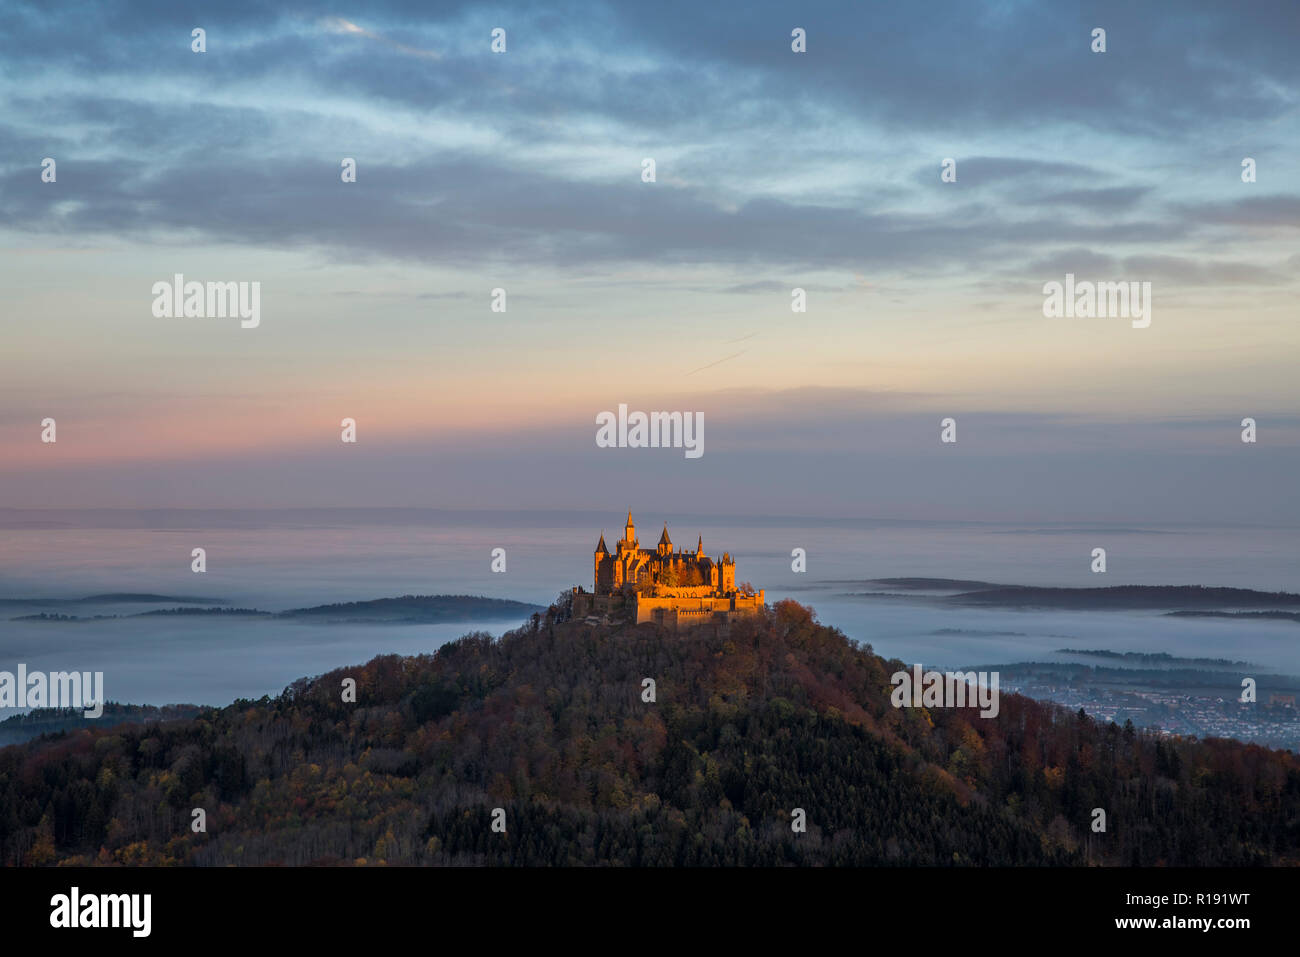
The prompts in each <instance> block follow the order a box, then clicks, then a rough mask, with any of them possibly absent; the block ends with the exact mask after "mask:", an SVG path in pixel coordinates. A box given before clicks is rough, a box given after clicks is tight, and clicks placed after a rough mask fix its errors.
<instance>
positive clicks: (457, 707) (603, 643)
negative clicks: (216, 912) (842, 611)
mask: <svg viewBox="0 0 1300 957" xmlns="http://www.w3.org/2000/svg"><path fill="white" fill-rule="evenodd" d="M562 601H563V598H562ZM903 667H904V665H903V663H902V662H891V661H886V660H885V659H883V658H881V657H879V656H878V655H875V654H874V653H873V652H872V651H871V649H870V647H869V646H863V645H858V644H857V643H855V642H853V641H851V640H850V639H848V638H847V637H846V636H845V635H844V634H843V633H841V632H840V631H838V630H837V629H835V628H831V627H827V626H825V625H822V624H820V623H818V622H817V620H816V618H815V616H814V614H813V612H812V611H811V609H808V608H805V607H803V606H801V605H798V604H796V603H794V602H790V601H786V602H781V603H779V604H777V605H776V606H774V607H772V608H771V609H769V610H768V611H767V612H766V613H764V614H763V615H762V616H757V617H754V618H752V619H744V620H740V621H736V622H733V623H731V624H730V625H729V626H728V627H726V628H719V627H710V626H706V627H700V628H694V629H687V630H684V631H681V632H672V631H668V630H665V629H663V628H662V627H660V626H657V625H654V624H649V623H647V624H641V625H635V626H632V625H624V626H609V625H604V626H602V625H593V624H588V623H584V622H581V621H574V620H568V619H567V609H566V608H565V607H564V606H563V604H557V605H556V606H552V607H551V608H550V609H549V610H548V611H547V613H546V614H545V615H544V616H538V617H537V618H534V619H532V620H531V621H530V622H529V623H528V624H527V625H525V626H524V627H523V628H520V629H518V630H516V631H513V632H510V633H507V634H506V635H503V636H502V637H501V638H499V639H493V638H491V637H490V636H487V635H483V634H471V635H467V636H466V637H464V638H461V639H459V640H458V641H454V642H451V643H449V644H447V645H445V646H443V647H442V648H440V649H438V651H437V653H436V654H430V655H421V656H417V657H399V656H384V657H379V658H376V659H374V660H372V661H371V662H369V663H368V664H366V665H364V666H358V667H355V668H346V669H339V670H336V671H334V672H331V673H329V674H326V675H322V676H320V677H317V678H313V679H301V680H299V681H297V682H295V683H294V684H293V685H292V686H290V687H289V688H287V689H285V691H284V692H283V693H282V694H281V695H279V696H278V697H275V698H263V699H261V700H258V701H247V700H243V701H237V702H235V703H234V704H232V705H230V706H228V707H226V708H221V709H204V710H203V711H201V712H200V713H199V714H198V715H197V716H196V717H194V718H192V719H189V720H176V721H169V722H166V723H155V724H151V725H146V726H127V725H120V726H117V727H113V728H106V729H97V730H79V731H73V732H68V733H64V734H59V735H54V736H47V737H45V738H43V739H41V740H38V741H35V742H31V743H29V744H26V745H21V746H16V747H11V748H6V749H3V750H0V859H3V861H4V863H7V864H14V863H28V864H51V863H73V864H84V863H183V864H200V865H224V864H308V863H318V864H336V863H347V864H353V863H381V862H383V863H389V864H439V865H448V864H524V865H565V864H628V865H679V866H680V865H776V864H798V865H827V864H829V865H887V864H899V865H909V864H910V865H953V864H963V865H964V864H972V865H998V864H1018V865H1043V864H1050V865H1084V864H1088V863H1093V864H1097V863H1103V864H1121V865H1127V864H1139V865H1155V864H1169V865H1207V864H1215V865H1240V864H1294V863H1297V862H1300V814H1298V813H1297V810H1296V809H1297V808H1298V807H1300V758H1297V756H1296V755H1294V754H1292V753H1290V752H1282V751H1271V750H1268V749H1266V748H1261V747H1256V746H1251V745H1242V744H1239V743H1236V742H1232V741H1225V740H1217V739H1214V740H1207V741H1195V740H1180V739H1162V738H1159V737H1156V736H1154V735H1149V734H1146V733H1144V732H1141V731H1137V730H1135V729H1134V728H1132V727H1131V726H1127V727H1124V728H1120V727H1117V726H1115V725H1101V724H1098V723H1097V722H1095V721H1093V720H1092V719H1090V718H1088V717H1086V716H1084V715H1082V714H1073V713H1070V712H1067V711H1065V710H1063V709H1061V708H1060V707H1057V706H1054V705H1050V704H1043V703H1038V702H1034V701H1031V700H1029V699H1025V698H1021V697H1019V696H1016V695H1003V696H1002V700H1001V709H1000V713H999V715H998V717H997V718H995V719H983V718H980V717H978V714H977V712H976V711H975V710H973V709H934V710H930V711H926V710H923V709H916V710H910V709H895V708H894V707H892V706H891V704H890V701H889V692H890V690H891V688H890V684H889V677H890V675H891V674H892V673H893V672H894V671H896V670H901V669H902V668H903ZM346 678H352V679H355V681H356V687H357V700H356V703H346V702H344V701H343V700H342V696H341V693H340V689H341V688H342V687H343V682H344V679H346ZM646 678H651V679H653V680H654V682H655V697H656V700H655V701H654V702H646V701H644V700H643V687H644V685H643V681H644V679H646ZM196 807H201V808H204V809H205V811H206V815H207V833H205V834H194V833H192V832H191V831H190V826H189V825H190V821H191V811H192V809H193V808H196ZM1096 807H1101V808H1104V809H1105V811H1106V814H1107V819H1108V829H1107V831H1106V833H1104V834H1094V833H1092V831H1091V829H1090V827H1089V825H1090V823H1091V821H1092V816H1091V814H1092V809H1093V808H1096ZM493 808H502V809H503V810H504V811H505V822H506V832H505V833H504V834H502V833H496V832H494V831H493V830H492V827H491V821H492V809H493ZM795 808H802V809H803V810H804V811H805V813H806V815H807V821H808V830H807V833H803V834H795V833H793V832H792V830H791V827H790V822H791V812H792V810H793V809H795Z"/></svg>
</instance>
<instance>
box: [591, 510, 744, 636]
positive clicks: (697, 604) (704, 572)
mask: <svg viewBox="0 0 1300 957" xmlns="http://www.w3.org/2000/svg"><path fill="white" fill-rule="evenodd" d="M763 607H764V605H763V592H762V590H759V591H758V592H757V593H755V592H754V591H753V590H752V589H750V588H749V587H748V586H743V585H742V586H741V587H740V588H737V587H736V562H735V560H734V559H732V557H731V555H730V554H729V553H727V552H723V554H722V557H721V558H719V559H717V560H716V561H715V560H714V559H712V558H709V557H708V556H707V555H705V554H704V537H703V536H701V537H700V539H699V541H698V543H697V544H696V546H695V551H694V552H688V551H686V550H685V549H679V550H677V551H674V550H673V543H672V539H670V538H669V537H668V526H667V525H664V530H663V534H661V535H660V536H659V544H658V545H656V546H655V547H654V548H641V547H640V543H639V542H638V541H637V537H636V525H634V524H633V522H632V511H631V510H630V509H629V510H628V513H627V524H626V525H625V526H624V527H623V537H622V539H620V540H619V541H618V542H617V543H615V545H614V551H613V552H610V550H609V549H608V548H607V547H606V546H605V534H604V533H603V532H602V533H601V536H600V541H599V542H598V543H597V544H596V554H595V574H594V576H593V585H592V591H590V592H587V591H584V590H583V589H582V588H574V589H573V615H574V617H575V618H583V617H587V616H610V615H611V614H613V615H616V616H617V615H626V616H627V617H629V618H631V619H632V620H633V621H634V622H636V623H637V624H640V623H642V622H645V621H652V622H655V623H657V624H662V625H669V626H672V627H677V626H679V625H689V624H698V623H703V622H715V621H727V620H729V619H731V618H733V617H735V616H738V615H753V614H757V613H759V612H761V611H762V610H763Z"/></svg>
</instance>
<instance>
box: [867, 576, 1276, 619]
mask: <svg viewBox="0 0 1300 957" xmlns="http://www.w3.org/2000/svg"><path fill="white" fill-rule="evenodd" d="M867 584H869V585H886V586H889V587H891V588H896V589H901V590H904V591H955V592H957V594H953V595H944V596H941V597H939V598H937V599H934V600H936V601H940V602H949V603H952V604H959V605H996V606H1000V607H1005V608H1019V607H1034V608H1063V609H1082V610H1104V609H1108V608H1109V609H1152V610H1157V609H1176V610H1178V611H1184V610H1188V611H1191V610H1207V609H1208V610H1221V611H1230V610H1233V609H1265V608H1266V609H1277V608H1298V609H1300V594H1296V593H1294V592H1282V591H1279V592H1267V591H1256V590H1254V589H1251V588H1218V587H1207V586H1204V585H1110V586H1106V587H1101V588H1045V587H1040V586H1036V585H994V584H992V583H990V582H979V581H963V580H961V579H955V578H876V579H872V580H870V581H868V582H867Z"/></svg>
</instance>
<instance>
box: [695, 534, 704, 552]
mask: <svg viewBox="0 0 1300 957" xmlns="http://www.w3.org/2000/svg"><path fill="white" fill-rule="evenodd" d="M695 554H696V555H703V554H704V536H703V535H701V536H700V543H699V544H698V545H696V546H695Z"/></svg>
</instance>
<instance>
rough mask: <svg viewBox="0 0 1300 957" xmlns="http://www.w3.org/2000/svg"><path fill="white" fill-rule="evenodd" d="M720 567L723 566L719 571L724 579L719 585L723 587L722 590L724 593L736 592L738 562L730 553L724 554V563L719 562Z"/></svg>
mask: <svg viewBox="0 0 1300 957" xmlns="http://www.w3.org/2000/svg"><path fill="white" fill-rule="evenodd" d="M719 565H720V566H721V567H720V568H719V571H720V572H721V579H722V580H721V581H720V582H719V585H720V586H721V588H722V590H723V591H724V592H733V591H735V590H736V561H735V559H733V558H732V557H731V553H730V552H723V553H722V561H721V562H719Z"/></svg>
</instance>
